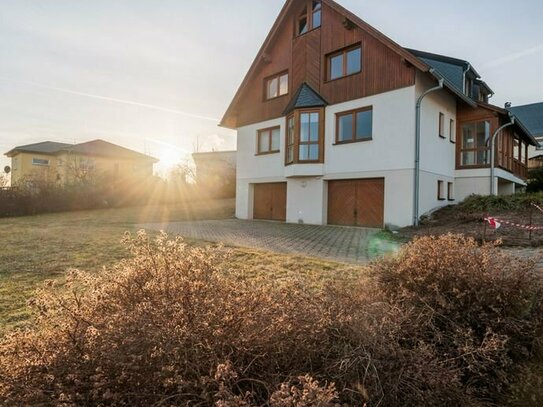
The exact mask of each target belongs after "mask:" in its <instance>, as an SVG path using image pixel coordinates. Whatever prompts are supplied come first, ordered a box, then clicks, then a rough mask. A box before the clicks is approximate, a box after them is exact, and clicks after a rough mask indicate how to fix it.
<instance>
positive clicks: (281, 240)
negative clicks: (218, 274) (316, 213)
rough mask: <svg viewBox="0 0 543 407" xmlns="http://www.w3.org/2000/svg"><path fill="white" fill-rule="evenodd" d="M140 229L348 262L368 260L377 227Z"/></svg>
mask: <svg viewBox="0 0 543 407" xmlns="http://www.w3.org/2000/svg"><path fill="white" fill-rule="evenodd" d="M138 226H139V227H140V228H143V229H149V230H164V231H165V232H167V233H168V234H172V235H179V236H183V237H186V238H191V239H198V240H204V241H208V242H222V243H224V244H226V245H230V246H238V247H249V248H254V249H261V250H269V251H273V252H277V253H287V254H297V255H303V256H308V257H318V258H322V259H329V260H335V261H341V262H348V263H367V262H368V261H369V260H371V259H370V254H369V253H368V247H369V242H370V240H371V239H372V237H374V236H375V234H376V233H377V232H378V230H376V229H366V228H351V227H339V226H314V225H298V224H285V223H276V222H265V221H243V220H237V219H227V220H209V221H194V222H172V223H167V224H158V223H154V224H144V225H138Z"/></svg>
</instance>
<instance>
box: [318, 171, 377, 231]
mask: <svg viewBox="0 0 543 407" xmlns="http://www.w3.org/2000/svg"><path fill="white" fill-rule="evenodd" d="M384 212H385V180H384V179H383V178H377V179H359V180H341V181H329V182H328V223H329V224H330V225H343V226H363V227H370V228H382V227H383V226H384Z"/></svg>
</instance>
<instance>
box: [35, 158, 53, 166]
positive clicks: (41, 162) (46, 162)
mask: <svg viewBox="0 0 543 407" xmlns="http://www.w3.org/2000/svg"><path fill="white" fill-rule="evenodd" d="M32 165H38V166H42V167H47V166H49V160H46V159H45V158H32Z"/></svg>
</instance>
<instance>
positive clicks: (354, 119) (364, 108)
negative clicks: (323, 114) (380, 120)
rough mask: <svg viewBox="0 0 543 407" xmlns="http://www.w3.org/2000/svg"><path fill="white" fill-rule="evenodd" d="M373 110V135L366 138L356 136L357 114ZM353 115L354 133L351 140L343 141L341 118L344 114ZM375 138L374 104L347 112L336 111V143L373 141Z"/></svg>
mask: <svg viewBox="0 0 543 407" xmlns="http://www.w3.org/2000/svg"><path fill="white" fill-rule="evenodd" d="M368 111H371V115H372V127H371V136H370V138H364V139H357V138H356V130H357V127H358V121H357V120H356V115H357V114H358V113H361V112H368ZM349 115H352V117H353V134H352V138H351V140H346V141H341V140H340V139H339V119H340V118H341V117H343V116H349ZM372 140H373V106H365V107H362V108H359V109H354V110H347V111H345V112H339V113H336V137H335V143H334V145H341V144H352V143H364V142H366V141H372Z"/></svg>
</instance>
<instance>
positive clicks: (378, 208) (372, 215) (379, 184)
mask: <svg viewBox="0 0 543 407" xmlns="http://www.w3.org/2000/svg"><path fill="white" fill-rule="evenodd" d="M384 190H385V182H384V180H383V179H375V180H361V181H359V182H358V184H357V190H356V200H357V225H358V226H365V227H373V228H381V227H383V224H384V207H385V199H384V197H385V196H384Z"/></svg>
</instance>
